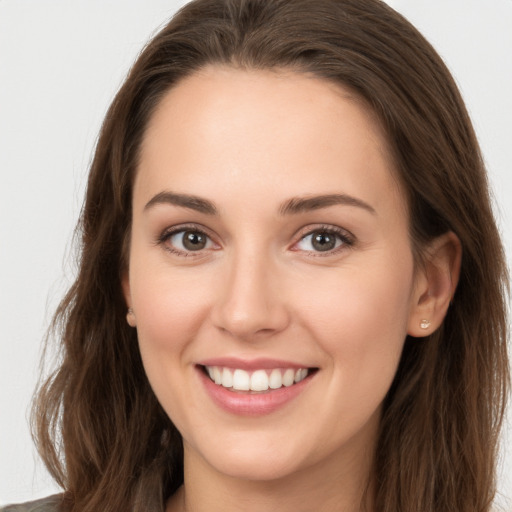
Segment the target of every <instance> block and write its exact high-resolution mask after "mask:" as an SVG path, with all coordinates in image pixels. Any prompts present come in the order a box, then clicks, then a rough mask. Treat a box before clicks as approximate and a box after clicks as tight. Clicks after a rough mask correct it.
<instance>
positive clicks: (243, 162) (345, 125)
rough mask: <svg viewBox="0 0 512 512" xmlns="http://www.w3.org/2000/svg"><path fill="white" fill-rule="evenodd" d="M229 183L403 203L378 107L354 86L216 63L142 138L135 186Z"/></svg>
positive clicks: (270, 191) (175, 91) (176, 93)
mask: <svg viewBox="0 0 512 512" xmlns="http://www.w3.org/2000/svg"><path fill="white" fill-rule="evenodd" d="M222 185H224V189H225V190H228V189H230V188H231V187H233V186H238V187H239V192H242V189H245V191H246V192H251V194H252V196H254V192H255V191H258V190H259V191H261V192H262V193H263V194H264V195H265V199H266V200H268V199H269V198H271V197H274V196H276V200H277V196H279V195H280V193H281V192H282V194H288V195H304V194H305V193H312V194H313V193H316V192H318V193H328V192H331V191H332V190H331V189H333V188H338V189H339V190H338V191H340V192H343V193H355V192H359V193H362V192H363V190H362V189H367V190H365V191H364V193H365V194H366V195H367V196H368V197H367V199H371V200H372V201H373V202H374V203H377V204H378V203H379V202H380V200H381V197H380V194H379V190H380V191H382V190H383V187H385V188H386V190H388V192H393V194H397V197H398V196H399V198H400V200H399V202H400V204H401V206H404V201H403V200H402V194H401V193H400V190H399V189H400V187H399V186H398V183H397V180H396V179H395V172H394V170H393V162H392V158H391V157H390V152H389V149H388V143H387V139H386V136H385V134H384V131H383V130H382V128H381V126H380V124H379V122H378V121H377V119H376V116H375V115H374V114H373V112H372V111H371V110H370V109H369V108H368V107H367V106H366V104H365V103H364V102H363V101H362V100H361V99H360V98H359V97H358V96H357V95H355V94H353V93H352V92H351V91H349V90H348V89H344V88H342V87H340V86H338V85H335V84H332V83H330V82H328V81H326V80H321V79H318V78H315V77H312V76H309V75H306V74H299V73H295V72H291V71H263V70H239V69H232V68H227V67H218V66H216V67H208V68H205V69H203V70H201V71H199V72H196V73H195V74H193V75H191V76H189V77H187V78H186V79H184V80H183V81H182V82H180V83H179V84H178V85H177V86H175V87H173V88H172V89H171V90H169V91H168V92H167V93H166V95H165V96H164V98H163V99H162V100H161V102H160V104H159V105H158V107H157V109H156V110H155V112H154V114H153V116H152V118H151V119H150V122H149V124H148V127H147V129H146V132H145V136H144V139H143V143H142V147H141V158H140V166H139V170H138V176H137V181H136V189H137V188H139V189H141V188H142V189H143V190H142V192H143V193H144V194H143V195H146V196H147V195H148V194H150V193H151V192H152V193H157V192H160V190H157V189H158V188H171V189H173V190H174V189H180V188H183V189H184V190H183V191H185V192H190V190H189V189H190V188H193V192H194V193H196V194H199V195H201V194H205V195H208V193H211V192H212V191H216V192H219V191H220V190H222V188H223V187H222ZM370 185H373V190H371V189H372V187H371V186H370ZM136 191H137V190H136ZM177 191H178V192H180V191H181V190H177ZM251 194H248V195H247V197H249V196H250V195H251ZM282 194H281V195H282ZM214 199H215V198H214Z"/></svg>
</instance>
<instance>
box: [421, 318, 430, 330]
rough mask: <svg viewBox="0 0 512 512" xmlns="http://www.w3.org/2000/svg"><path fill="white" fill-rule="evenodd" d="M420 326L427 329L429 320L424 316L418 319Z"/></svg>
mask: <svg viewBox="0 0 512 512" xmlns="http://www.w3.org/2000/svg"><path fill="white" fill-rule="evenodd" d="M420 327H421V328H422V329H428V328H429V327H430V320H427V319H426V318H424V319H423V320H420Z"/></svg>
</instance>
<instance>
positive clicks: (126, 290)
mask: <svg viewBox="0 0 512 512" xmlns="http://www.w3.org/2000/svg"><path fill="white" fill-rule="evenodd" d="M121 286H122V288H123V295H124V300H125V301H126V305H127V307H128V309H127V312H126V321H127V322H128V325H129V326H130V327H136V326H137V319H136V318H135V313H134V311H133V308H132V306H131V304H132V297H131V292H130V279H129V277H128V271H126V272H125V273H124V274H123V277H122V279H121Z"/></svg>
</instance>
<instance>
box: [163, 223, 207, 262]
mask: <svg viewBox="0 0 512 512" xmlns="http://www.w3.org/2000/svg"><path fill="white" fill-rule="evenodd" d="M159 242H160V243H162V244H163V245H165V247H166V249H167V250H169V251H170V252H172V253H175V254H179V255H181V256H188V255H189V253H193V252H200V251H203V250H205V249H211V248H213V247H214V245H215V244H214V243H213V241H212V240H211V238H210V237H209V236H208V235H207V234H206V233H205V232H204V231H201V230H199V229H197V228H192V227H191V228H180V229H175V230H173V231H170V232H169V231H167V232H165V233H164V234H163V235H162V236H161V237H160V239H159Z"/></svg>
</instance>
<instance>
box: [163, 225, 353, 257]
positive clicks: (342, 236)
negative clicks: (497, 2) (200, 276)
mask: <svg viewBox="0 0 512 512" xmlns="http://www.w3.org/2000/svg"><path fill="white" fill-rule="evenodd" d="M186 231H191V232H193V233H197V234H199V235H202V236H205V237H207V238H208V239H209V240H211V237H210V236H209V235H208V233H207V232H206V231H205V230H204V229H202V228H200V227H198V226H197V225H182V226H178V227H175V228H171V229H170V230H166V231H164V232H163V233H162V234H161V235H160V236H159V237H158V240H157V244H158V245H162V246H164V247H165V250H166V251H168V252H170V253H172V254H176V255H178V256H181V257H193V258H194V257H200V256H203V254H201V253H202V252H203V250H199V251H182V250H180V249H176V248H174V247H172V246H171V245H169V244H168V243H167V242H168V241H169V239H170V238H171V237H172V236H174V235H176V234H178V233H185V232H186ZM314 233H322V234H327V235H334V236H336V237H337V238H338V239H339V240H341V244H340V245H339V246H338V247H336V248H334V249H331V250H328V251H304V252H306V253H308V254H309V255H311V256H312V257H328V256H333V255H335V254H337V253H338V252H340V251H342V250H346V249H348V248H350V247H352V246H353V245H354V243H355V239H354V236H353V235H352V234H351V233H349V232H347V231H346V230H344V229H341V228H338V227H336V226H329V225H320V226H317V227H315V228H314V229H309V230H308V231H304V232H303V234H301V235H300V238H299V240H298V241H297V242H295V244H294V245H296V244H298V243H299V242H301V241H302V240H304V239H305V238H306V237H308V236H312V235H313V234H314ZM295 251H297V252H298V251H299V250H297V249H295Z"/></svg>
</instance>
